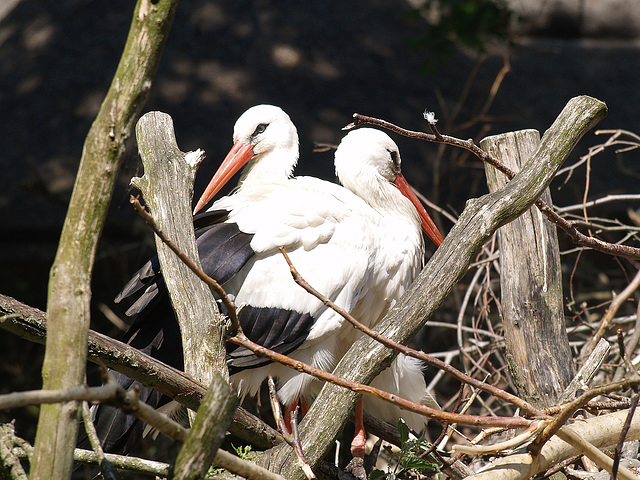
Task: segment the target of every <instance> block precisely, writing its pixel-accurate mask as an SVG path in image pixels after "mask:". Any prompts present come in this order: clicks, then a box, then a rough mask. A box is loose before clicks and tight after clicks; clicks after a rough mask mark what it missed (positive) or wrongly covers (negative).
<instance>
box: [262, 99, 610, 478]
mask: <svg viewBox="0 0 640 480" xmlns="http://www.w3.org/2000/svg"><path fill="white" fill-rule="evenodd" d="M605 115H606V105H605V104H604V103H602V102H600V101H599V100H596V99H594V98H591V97H586V96H582V97H576V98H574V99H572V100H571V101H569V103H568V104H567V105H566V107H565V108H564V109H563V111H562V112H561V113H560V115H559V116H558V118H557V119H556V121H555V122H554V123H553V125H552V126H551V127H550V128H549V130H547V132H546V133H545V134H544V136H543V138H542V140H541V142H540V144H539V146H538V148H537V150H536V152H535V153H534V154H533V155H532V157H531V160H530V161H529V162H527V164H526V166H525V167H524V168H523V169H522V170H521V171H520V173H519V174H518V175H517V176H516V177H515V178H514V179H513V180H512V181H511V182H509V184H508V185H507V186H506V187H504V188H503V189H501V190H500V191H498V192H495V193H491V194H488V195H485V196H483V197H481V198H479V199H471V200H469V201H468V202H467V206H466V208H465V210H464V211H463V212H462V214H461V215H460V218H459V220H458V223H457V224H456V225H455V226H454V227H453V229H452V230H451V232H450V233H449V235H447V237H446V238H445V240H444V242H443V244H442V245H441V246H440V247H439V248H438V250H436V252H435V254H434V255H433V256H432V257H431V259H430V260H429V262H428V263H427V265H426V266H425V268H424V269H423V271H422V272H421V273H420V275H419V276H418V278H417V279H416V281H415V282H414V283H413V285H412V286H411V287H410V289H409V290H408V291H407V292H406V293H405V294H404V295H403V296H402V298H401V299H400V300H399V301H398V303H397V304H396V305H395V306H394V307H393V308H392V309H391V311H390V312H389V313H388V314H387V316H386V317H385V318H384V319H383V320H382V321H381V322H380V324H379V325H378V327H377V330H378V331H380V333H382V334H383V335H385V336H386V337H388V338H390V339H392V340H395V341H399V342H402V343H404V342H408V341H409V340H410V339H411V338H412V337H413V336H414V335H415V334H416V333H417V332H418V330H419V329H420V328H421V327H422V326H423V325H424V323H425V322H426V321H427V320H428V319H429V318H430V317H431V316H432V315H433V313H434V312H435V311H436V310H437V309H438V308H439V306H440V305H441V304H442V302H443V301H444V299H445V297H446V296H447V295H448V294H449V292H451V290H452V289H453V287H454V286H455V285H456V284H457V282H458V281H459V280H460V279H461V278H462V277H463V276H464V274H465V273H466V271H467V268H468V266H469V264H470V263H471V261H472V259H473V258H474V257H475V255H476V252H477V251H478V250H479V249H480V247H481V246H482V245H483V243H484V242H485V241H487V240H488V239H489V238H490V237H491V235H492V234H493V232H495V231H496V230H497V229H498V228H500V227H501V226H502V225H505V224H506V223H508V222H509V221H511V220H513V219H514V218H516V217H518V216H519V215H521V214H522V212H524V211H525V210H526V209H527V208H529V207H530V206H531V205H532V204H533V202H534V201H535V200H536V199H537V198H538V197H539V196H540V195H541V194H542V192H543V191H544V189H545V188H546V187H547V186H548V185H549V183H550V182H551V180H552V179H553V177H554V175H555V173H556V171H557V170H558V168H559V167H560V166H561V165H562V163H563V162H564V160H565V159H566V158H567V157H568V155H569V153H570V152H571V150H572V149H573V148H574V147H575V145H576V144H577V142H578V141H579V140H580V138H581V137H582V135H584V133H585V132H587V131H588V130H589V129H590V128H592V127H593V126H594V125H595V124H596V123H597V122H598V121H600V120H601V119H602V118H604V116H605ZM393 355H394V353H393V352H391V351H390V350H388V349H387V348H385V347H382V346H381V345H380V344H378V343H377V342H376V341H374V340H372V339H370V338H368V337H366V338H361V339H360V340H358V341H357V342H356V343H355V344H354V345H353V346H352V348H351V349H350V350H349V352H348V353H347V354H346V355H345V356H344V357H343V359H342V360H341V362H340V363H339V365H338V366H337V367H336V369H335V370H334V373H336V374H337V375H340V376H342V377H344V378H347V379H349V380H353V381H358V382H362V383H367V382H370V381H371V380H372V379H373V378H374V377H375V376H376V375H377V374H378V373H380V371H382V369H384V368H386V367H387V366H389V365H390V363H391V361H392V359H393ZM358 398H359V395H358V394H356V393H354V392H351V391H347V390H344V389H341V388H339V387H336V386H333V385H325V386H324V388H323V390H322V391H321V393H320V395H319V396H318V397H317V398H316V401H315V402H314V403H313V405H312V406H311V409H310V410H309V412H308V413H307V415H306V417H305V418H304V420H303V421H302V423H301V424H300V434H301V437H302V446H303V450H304V452H305V455H306V456H307V460H308V461H309V463H310V465H311V466H312V468H315V467H316V466H317V465H318V463H319V462H320V461H321V459H322V458H324V456H325V455H326V453H327V451H328V449H329V448H330V445H331V443H332V441H333V439H334V438H335V437H336V435H337V434H338V433H339V432H340V431H341V430H342V428H343V426H344V424H345V423H346V421H347V420H348V418H349V412H351V410H352V409H353V407H354V405H355V404H356V402H357V401H358ZM260 462H262V464H264V465H268V466H269V468H270V469H272V470H274V471H278V472H279V473H281V474H282V475H283V476H285V477H286V478H290V479H299V480H302V479H303V478H304V477H303V474H302V472H301V471H300V469H299V467H297V465H296V463H295V458H294V456H293V455H292V454H291V452H290V451H289V450H288V449H286V448H283V447H281V446H278V447H275V448H274V449H273V450H272V451H271V452H269V454H267V455H265V456H263V457H262V458H260Z"/></svg>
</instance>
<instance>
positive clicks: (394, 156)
mask: <svg viewBox="0 0 640 480" xmlns="http://www.w3.org/2000/svg"><path fill="white" fill-rule="evenodd" d="M387 151H388V152H389V156H390V157H391V161H392V162H393V167H394V169H395V170H396V171H399V170H400V159H399V158H398V152H397V151H395V150H387Z"/></svg>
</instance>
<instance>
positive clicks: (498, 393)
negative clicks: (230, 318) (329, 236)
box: [280, 247, 546, 417]
mask: <svg viewBox="0 0 640 480" xmlns="http://www.w3.org/2000/svg"><path fill="white" fill-rule="evenodd" d="M280 251H281V252H282V254H283V255H284V257H285V259H286V261H287V263H288V264H289V269H290V270H291V275H292V276H293V279H294V281H295V282H296V283H297V284H298V285H300V286H301V287H302V288H304V289H305V290H306V291H307V292H308V293H310V294H311V295H313V296H314V297H316V298H317V299H318V300H320V301H321V302H322V303H323V304H324V305H326V306H328V307H329V308H331V309H333V310H334V311H335V312H337V313H339V314H340V315H342V316H343V317H344V318H345V319H346V320H347V321H348V322H349V323H351V324H352V325H353V326H354V327H355V328H357V329H358V330H360V331H361V332H363V333H365V334H366V335H368V336H370V337H371V338H373V339H374V340H377V341H378V342H380V343H382V344H383V345H385V346H386V347H389V348H391V349H394V350H397V351H399V352H401V353H403V354H405V355H407V356H411V357H414V358H417V359H419V360H422V361H423V362H425V363H427V364H429V365H431V366H433V367H436V368H438V369H440V370H443V371H445V372H447V373H449V374H451V375H452V376H453V377H454V378H456V379H457V380H460V381H461V382H464V383H467V384H469V385H471V386H473V387H475V388H477V389H478V390H482V391H483V392H486V393H489V394H491V395H493V396H495V397H498V398H500V399H502V400H505V401H507V402H509V403H511V404H513V405H515V406H516V407H518V408H520V409H521V410H522V411H524V412H526V413H528V414H530V415H532V416H535V417H546V414H545V413H544V412H543V411H542V410H539V409H537V408H535V407H534V406H533V405H531V404H529V403H528V402H526V401H525V400H522V399H521V398H519V397H516V396H515V395H512V394H510V393H509V392H505V391H504V390H501V389H499V388H497V387H494V386H492V385H488V384H486V383H484V382H482V381H480V380H476V379H475V378H472V377H470V376H468V375H467V374H465V373H463V372H461V371H460V370H458V369H456V368H455V367H453V366H451V365H449V364H448V363H445V362H443V361H442V360H440V359H438V358H434V357H432V356H430V355H427V354H426V353H424V352H421V351H418V350H414V349H412V348H409V347H407V346H406V345H402V344H401V343H397V342H394V341H393V340H389V339H388V338H386V337H384V336H382V335H380V334H379V333H378V332H376V331H375V330H371V329H370V328H368V327H367V326H365V325H363V324H362V323H360V322H359V321H358V320H356V319H355V318H354V317H353V316H352V315H351V314H349V312H347V311H346V310H344V309H343V308H341V307H339V306H337V305H336V304H335V303H333V302H332V301H331V300H330V299H328V298H327V297H325V296H324V295H322V294H321V293H320V292H318V291H317V290H315V289H314V288H313V287H312V286H311V285H309V284H308V283H307V281H306V280H305V279H304V278H303V277H302V276H301V275H300V273H299V272H298V271H297V270H296V268H295V266H294V265H293V263H291V259H290V258H289V256H288V255H287V252H286V251H285V250H284V248H282V247H280Z"/></svg>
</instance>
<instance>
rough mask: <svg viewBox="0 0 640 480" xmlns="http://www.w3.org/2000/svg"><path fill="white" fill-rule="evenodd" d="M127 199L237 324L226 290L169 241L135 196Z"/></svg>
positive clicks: (234, 311) (235, 314) (234, 308)
mask: <svg viewBox="0 0 640 480" xmlns="http://www.w3.org/2000/svg"><path fill="white" fill-rule="evenodd" d="M129 201H130V202H131V204H132V205H133V208H134V209H135V210H136V212H138V215H140V216H141V217H142V218H143V219H144V221H145V222H146V223H147V225H149V226H150V227H151V229H152V230H153V231H154V233H155V234H156V235H157V236H158V238H160V240H162V242H163V243H164V244H165V245H167V247H169V248H170V249H171V251H173V253H175V254H176V255H177V257H178V258H179V259H180V260H181V261H182V262H183V263H184V264H185V265H186V266H187V267H189V269H190V270H191V271H192V272H193V273H195V274H196V276H197V277H198V278H199V279H200V280H202V281H203V282H204V283H206V284H207V285H208V286H209V287H210V288H211V289H213V290H214V291H215V292H216V294H217V295H219V296H220V299H221V300H222V303H223V304H224V306H225V308H226V309H227V311H228V312H229V318H230V319H231V321H232V322H233V323H234V324H237V323H238V317H237V312H236V307H235V305H234V303H233V301H232V300H231V299H230V298H229V296H228V295H227V292H225V291H224V289H223V288H222V287H221V286H220V284H219V283H218V282H216V281H215V280H214V279H213V278H211V277H210V276H208V275H207V274H206V273H204V272H203V271H202V270H201V269H200V268H198V266H197V265H196V264H195V263H194V262H193V261H192V260H191V259H190V258H189V257H187V256H186V255H185V254H184V253H183V252H182V251H181V250H180V249H179V248H178V246H177V245H176V244H175V243H173V242H172V241H171V239H170V238H168V237H167V236H166V235H165V233H164V232H163V231H162V230H161V229H160V227H159V226H158V224H157V223H156V221H155V220H154V218H153V217H152V216H151V214H150V213H149V212H147V210H145V208H144V207H143V206H142V205H141V204H140V201H139V200H138V199H137V198H136V197H134V196H133V195H131V198H130V199H129Z"/></svg>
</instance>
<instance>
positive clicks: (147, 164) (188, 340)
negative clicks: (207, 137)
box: [131, 112, 229, 385]
mask: <svg viewBox="0 0 640 480" xmlns="http://www.w3.org/2000/svg"><path fill="white" fill-rule="evenodd" d="M136 136H137V139H138V150H139V151H140V156H141V157H142V163H143V165H144V170H145V173H144V175H143V176H142V177H141V178H138V177H134V178H132V179H131V183H132V185H134V186H135V187H136V188H138V189H139V190H140V191H141V192H142V195H143V197H144V199H145V201H146V202H147V205H148V206H149V208H150V210H151V214H152V215H153V217H154V219H155V221H156V223H157V224H158V225H159V227H160V229H161V230H162V231H163V232H164V233H165V234H166V235H167V236H168V237H169V238H171V239H172V241H173V242H174V243H175V244H176V245H177V246H178V248H179V249H180V250H181V251H182V252H184V254H185V255H186V256H187V257H189V258H190V259H191V260H192V261H194V262H195V263H196V265H198V266H200V257H199V256H198V249H197V247H196V242H195V235H194V232H193V220H192V215H191V201H192V197H193V182H194V180H195V174H196V170H197V167H198V165H199V164H200V162H201V161H202V160H203V159H204V153H203V152H201V151H197V152H193V153H189V154H186V155H185V154H184V153H182V152H181V151H180V150H179V148H178V145H177V143H176V138H175V133H174V130H173V121H172V120H171V117H170V116H169V115H167V114H164V113H160V112H150V113H147V114H146V115H144V116H143V117H142V118H141V119H140V121H139V122H138V125H137V126H136ZM156 250H157V252H158V258H159V259H160V269H161V271H162V272H163V277H164V280H165V283H166V285H167V289H168V290H169V295H170V297H171V303H172V305H173V309H174V311H175V312H176V317H177V319H178V323H179V324H180V332H181V334H182V350H183V353H184V365H185V372H186V373H188V374H189V375H191V376H192V377H193V378H195V379H197V380H199V381H201V382H202V383H204V384H205V385H209V384H210V383H211V381H212V380H213V376H214V372H219V373H221V374H222V375H223V377H225V378H226V379H228V378H229V372H228V370H227V366H226V362H225V348H224V328H225V320H224V317H223V316H222V315H220V314H219V313H218V308H217V305H216V302H215V300H214V298H213V295H212V294H211V292H210V290H209V288H208V287H207V286H206V285H205V284H204V283H203V282H202V281H201V280H200V279H199V278H198V277H197V276H196V275H195V274H194V273H193V272H192V271H191V270H189V268H188V267H187V266H186V265H185V264H184V263H183V262H182V261H180V259H178V258H177V257H176V255H175V254H174V253H173V252H172V251H171V250H170V249H169V248H168V247H167V246H166V245H165V244H164V243H163V242H162V241H161V240H159V239H158V238H157V237H156Z"/></svg>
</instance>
